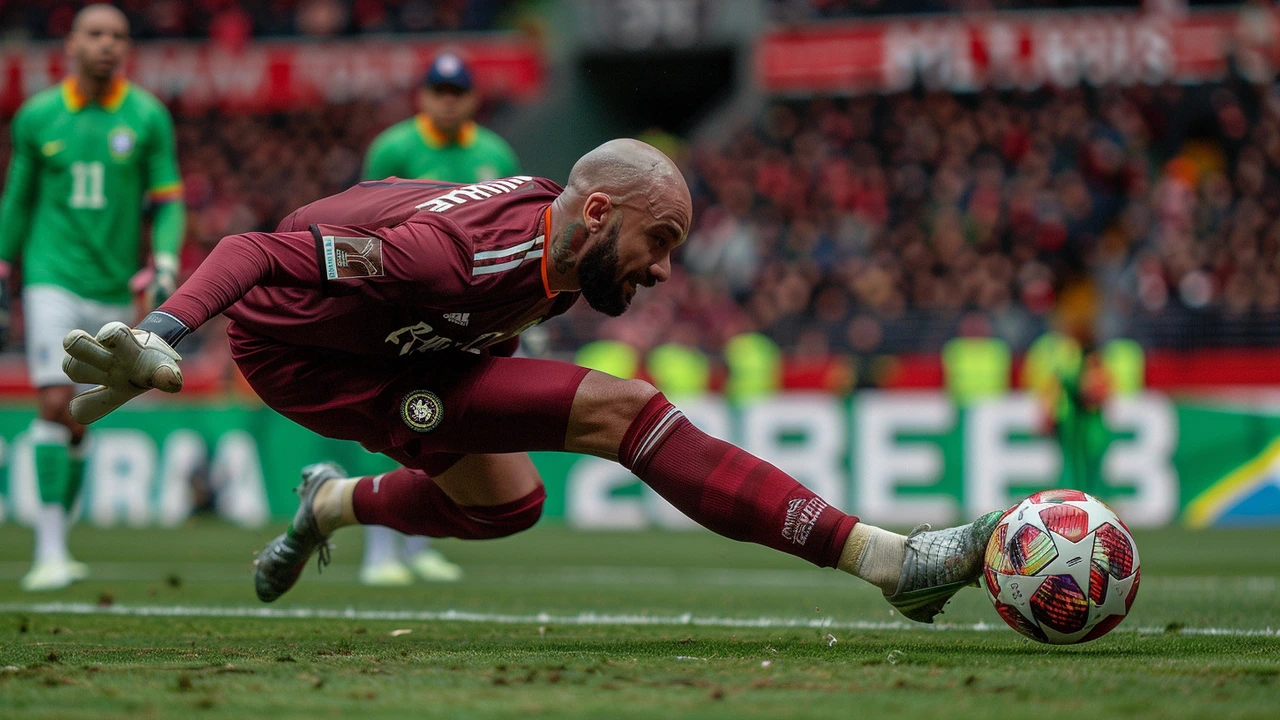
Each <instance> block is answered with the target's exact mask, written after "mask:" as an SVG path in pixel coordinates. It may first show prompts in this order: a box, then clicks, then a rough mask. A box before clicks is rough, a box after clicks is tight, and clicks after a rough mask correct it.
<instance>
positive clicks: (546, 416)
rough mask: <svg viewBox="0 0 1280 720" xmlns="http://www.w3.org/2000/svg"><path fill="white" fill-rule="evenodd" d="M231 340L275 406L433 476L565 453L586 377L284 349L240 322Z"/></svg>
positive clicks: (499, 362)
mask: <svg viewBox="0 0 1280 720" xmlns="http://www.w3.org/2000/svg"><path fill="white" fill-rule="evenodd" d="M227 334H228V336H229V337H230V339H231V353H232V356H233V357H234V358H235V361H236V364H237V365H238V366H239V367H240V371H241V372H242V373H244V377H245V379H246V380H248V382H249V385H250V386H251V387H252V388H253V389H254V391H255V392H256V393H257V394H258V396H259V397H261V398H262V400H263V401H264V402H266V404H267V405H268V406H270V407H271V408H272V409H274V410H275V411H277V412H279V413H280V414H281V415H284V416H285V417H287V418H289V419H290V420H293V421H294V422H296V423H298V424H299V425H302V426H303V427H305V428H307V429H309V430H312V431H314V432H316V433H319V434H320V435H323V436H325V437H329V438H334V439H338V440H354V441H356V442H358V443H360V444H361V445H363V446H364V447H365V449H366V450H370V451H372V452H378V453H383V454H384V455H387V456H388V457H390V458H392V459H393V460H395V461H396V462H398V463H400V464H402V465H404V466H405V467H409V468H415V469H418V470H423V471H425V472H427V473H428V474H431V475H439V474H440V473H442V472H444V471H445V470H447V469H449V468H450V467H451V466H452V465H453V464H454V463H456V462H457V461H458V460H459V459H460V458H462V456H464V455H472V454H479V453H513V452H528V451H532V450H563V449H564V440H565V432H566V431H567V429H568V425H569V411H570V409H571V408H572V406H573V396H574V394H575V393H576V392H577V390H578V384H579V383H581V382H582V378H583V377H584V376H585V375H586V374H587V370H586V368H581V367H578V366H577V365H572V364H570V363H564V362H556V361H553V360H533V359H528V358H507V357H492V356H489V355H472V354H469V353H450V354H446V353H439V354H437V355H433V356H423V358H424V359H421V360H419V359H416V358H415V359H413V360H400V359H392V358H377V357H364V356H358V355H351V354H347V353H342V352H337V351H333V350H327V349H320V348H309V347H298V346H293V345H284V344H281V343H278V342H275V341H272V340H266V339H263V338H260V337H257V336H253V335H248V334H246V333H244V332H242V331H239V329H238V328H236V327H235V324H234V323H232V325H231V327H229V328H228V333H227Z"/></svg>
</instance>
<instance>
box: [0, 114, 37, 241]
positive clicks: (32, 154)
mask: <svg viewBox="0 0 1280 720" xmlns="http://www.w3.org/2000/svg"><path fill="white" fill-rule="evenodd" d="M26 118H27V115H26V114H25V113H22V112H21V111H19V112H18V114H17V115H16V116H14V118H13V126H12V127H11V128H10V129H11V131H12V135H13V156H12V157H11V158H10V159H9V174H8V177H7V178H6V180H5V184H4V201H3V203H0V260H3V261H5V262H13V260H14V259H15V258H17V257H18V253H19V252H21V251H22V246H23V245H24V244H25V243H26V239H27V232H28V229H29V228H30V227H31V210H32V208H33V207H34V206H35V195H36V171H37V169H38V167H39V162H40V160H39V158H40V156H39V155H38V154H37V153H36V150H35V147H34V143H33V142H32V139H31V137H30V136H29V132H28V130H27V128H28V125H29V122H27V120H26Z"/></svg>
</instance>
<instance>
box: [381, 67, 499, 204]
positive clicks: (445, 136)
mask: <svg viewBox="0 0 1280 720" xmlns="http://www.w3.org/2000/svg"><path fill="white" fill-rule="evenodd" d="M478 104H479V98H478V97H477V96H476V93H475V90H474V88H473V87H472V81H471V69H470V68H468V67H467V64H466V62H465V61H463V59H462V58H461V57H459V56H457V55H455V54H453V53H442V54H440V55H439V56H437V57H436V58H435V60H434V61H432V63H431V67H430V68H429V69H428V70H427V74H426V77H425V78H423V86H422V88H421V89H420V90H419V91H418V114H417V115H414V116H413V117H411V118H409V119H408V120H404V121H401V122H398V123H396V124H395V125H392V126H391V127H389V128H387V129H386V130H384V131H383V132H382V134H381V135H378V137H376V138H374V140H373V143H372V144H370V145H369V153H368V154H367V155H366V156H365V161H364V177H365V179H368V180H381V179H383V178H385V177H391V176H392V175H394V176H396V177H401V178H412V179H430V180H443V181H445V182H456V183H476V182H484V181H486V180H496V179H497V178H504V177H510V176H512V175H518V174H519V173H520V164H519V162H517V160H516V154H515V151H514V150H512V149H511V146H510V145H508V144H507V141H505V140H503V139H502V138H500V137H498V135H497V133H495V132H493V131H492V130H489V129H488V128H483V127H480V126H479V125H477V124H476V122H475V120H474V119H473V118H474V116H475V112H476V106H477V105H478Z"/></svg>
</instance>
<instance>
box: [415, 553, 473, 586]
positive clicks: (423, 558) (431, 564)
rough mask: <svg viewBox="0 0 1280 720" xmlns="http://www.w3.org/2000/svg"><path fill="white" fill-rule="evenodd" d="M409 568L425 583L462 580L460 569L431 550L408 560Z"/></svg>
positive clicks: (442, 555) (441, 554) (442, 554)
mask: <svg viewBox="0 0 1280 720" xmlns="http://www.w3.org/2000/svg"><path fill="white" fill-rule="evenodd" d="M409 567H411V568H413V572H414V574H416V575H417V576H418V577H420V578H422V579H423V580H426V581H427V582H458V581H459V580H461V579H462V567H461V566H460V565H458V564H457V563H455V562H452V561H450V560H449V558H447V557H445V556H444V553H442V552H440V551H439V550H434V549H432V548H427V549H426V550H423V551H422V552H420V553H417V554H415V555H414V556H413V557H411V558H409Z"/></svg>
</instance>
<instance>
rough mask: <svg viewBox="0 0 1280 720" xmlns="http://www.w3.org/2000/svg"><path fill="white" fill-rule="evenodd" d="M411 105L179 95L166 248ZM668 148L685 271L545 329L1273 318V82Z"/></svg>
mask: <svg viewBox="0 0 1280 720" xmlns="http://www.w3.org/2000/svg"><path fill="white" fill-rule="evenodd" d="M411 113H412V110H411V108H410V107H409V103H408V99H407V98H406V99H403V100H401V101H392V102H386V103H379V104H370V103H350V104H344V105H332V106H326V107H324V108H320V109H315V110H308V111H298V112H292V113H274V114H244V113H224V112H221V111H210V112H207V113H203V114H199V115H194V116H193V115H182V114H179V115H178V116H177V117H176V122H177V139H178V147H179V151H180V162H181V167H182V170H183V174H184V178H185V184H186V189H187V197H186V200H187V204H188V208H189V213H190V214H189V231H188V242H187V244H186V246H185V249H184V257H183V263H182V264H183V267H184V268H188V269H190V268H193V267H195V266H196V265H197V264H198V263H199V262H200V260H201V259H202V258H203V256H204V255H205V254H207V253H208V251H209V249H210V248H211V247H212V246H213V244H214V243H216V242H217V241H218V240H219V239H220V238H222V237H224V236H226V235H230V234H234V233H238V232H245V231H249V230H264V229H272V228H274V226H275V224H276V222H278V220H279V219H280V218H282V217H284V216H285V215H287V214H288V213H289V212H291V211H292V210H293V209H294V208H296V207H298V206H300V205H303V204H305V203H307V202H310V201H312V200H314V199H316V198H319V197H323V196H324V195H327V194H331V193H334V192H338V191H341V190H342V189H345V188H346V187H348V186H349V185H350V184H351V183H353V182H355V181H356V180H358V179H359V173H360V165H361V160H362V157H363V154H364V151H365V149H366V148H367V146H368V143H369V142H370V141H371V140H372V138H373V137H374V136H375V135H376V134H377V133H378V132H379V131H381V130H382V129H384V128H385V127H387V126H389V125H390V124H392V123H394V122H396V121H397V120H399V119H402V118H404V117H407V116H408V115H410V114H411ZM4 132H5V137H6V139H7V134H8V133H7V128H5V129H4ZM676 147H677V148H678V149H677V150H675V152H678V153H680V154H681V158H680V159H681V162H682V163H683V165H684V167H685V168H686V171H687V173H688V176H689V179H690V181H691V185H692V188H693V192H694V198H695V228H694V231H693V233H692V235H691V237H690V240H689V242H688V243H687V244H686V246H685V248H684V251H683V253H682V255H681V258H680V261H681V266H682V268H681V269H680V271H678V272H677V274H676V276H675V278H674V279H673V281H672V282H671V283H670V284H669V285H668V287H667V288H666V289H664V291H663V292H660V293H648V294H644V295H642V296H641V298H640V299H639V300H638V301H637V305H636V307H635V308H633V310H632V312H630V313H628V314H627V315H625V316H623V317H622V318H617V319H609V320H604V319H601V318H599V317H598V316H596V315H595V314H593V313H590V312H589V311H587V310H585V309H582V310H577V311H575V312H571V313H570V315H569V316H568V317H567V318H565V320H564V321H561V322H557V323H555V324H554V326H553V327H552V330H553V336H552V342H553V347H554V348H556V349H560V350H568V349H572V348H573V347H576V346H577V345H579V344H581V343H582V342H585V341H587V340H589V339H591V338H593V337H597V336H600V335H603V336H605V337H610V338H614V339H623V340H626V341H628V342H630V343H632V344H633V345H635V346H636V347H639V348H642V349H644V348H649V347H653V346H655V345H657V344H659V343H661V342H664V341H668V340H676V341H680V342H684V343H686V344H690V345H695V346H701V347H703V348H704V349H707V350H710V351H716V350H719V348H720V345H721V344H722V343H723V341H724V340H725V339H727V338H728V337H731V336H732V335H734V334H737V333H738V332H741V331H744V330H751V329H759V330H763V331H765V332H766V333H768V334H770V335H771V336H773V337H774V338H775V339H777V340H778V341H779V343H780V344H782V346H783V347H784V348H787V349H790V350H792V351H796V352H800V353H803V354H821V353H828V352H856V353H885V352H910V351H936V350H937V349H938V348H940V347H941V345H942V343H943V342H945V341H946V339H948V338H949V337H951V336H953V335H954V334H957V333H959V334H975V335H984V334H992V335H995V336H998V337H1002V338H1004V339H1005V340H1006V341H1008V342H1009V344H1010V345H1011V346H1012V347H1013V348H1015V349H1020V348H1025V347H1026V346H1027V344H1028V343H1030V342H1031V341H1032V340H1033V339H1034V338H1035V337H1036V336H1037V335H1039V334H1040V333H1041V332H1043V331H1044V330H1045V329H1046V327H1047V325H1048V323H1049V321H1050V319H1051V317H1052V316H1053V314H1054V313H1055V311H1057V312H1058V313H1059V315H1060V314H1061V310H1062V305H1063V303H1067V304H1068V305H1069V304H1070V303H1071V302H1073V301H1074V302H1078V303H1080V304H1081V305H1082V306H1083V307H1085V308H1086V309H1085V310H1081V312H1086V311H1087V312H1092V311H1094V310H1100V311H1101V318H1102V332H1103V334H1127V335H1129V336H1131V337H1137V338H1139V339H1141V340H1144V341H1146V342H1148V343H1149V344H1157V345H1161V344H1163V345H1170V344H1174V345H1176V344H1177V343H1178V342H1182V341H1184V340H1185V341H1186V342H1195V343H1197V344H1206V343H1207V344H1230V343H1233V342H1272V340H1271V338H1268V337H1265V336H1262V335H1260V334H1255V333H1249V332H1247V329H1248V328H1247V326H1249V324H1250V323H1255V324H1256V323H1262V322H1265V321H1268V320H1270V321H1274V319H1275V318H1276V317H1280V220H1277V219H1276V218H1278V217H1280V207H1277V203H1280V95H1278V94H1277V93H1275V92H1274V91H1272V90H1271V89H1270V88H1261V87H1253V86H1247V85H1238V86H1233V85H1217V86H1209V87H1199V88H1185V87H1178V86H1164V87H1157V88H1150V87H1135V88H1126V89H1102V90H1090V91H1086V90H1080V89H1075V90H1043V91H1036V92H1030V93H1021V92H1019V93H995V92H990V93H986V94H981V95H972V96H954V95H950V94H944V93H938V94H918V93H905V94H898V95H890V96H880V97H863V98H852V99H831V98H818V99H810V100H804V101H778V102H774V103H771V104H769V105H768V106H767V107H766V108H765V109H763V111H762V112H761V113H760V114H759V115H758V116H757V117H754V118H751V119H750V120H748V121H747V122H745V123H744V124H743V125H742V126H741V127H740V128H739V129H738V130H737V131H736V132H734V133H732V135H731V136H730V137H729V138H728V139H727V141H724V142H722V143H706V144H703V143H695V144H692V145H687V146H676ZM6 155H7V153H6ZM1073 298H1074V300H1073ZM1173 328H1177V333H1178V335H1177V336H1174V335H1170V334H1169V333H1166V332H1165V330H1166V329H1168V330H1169V332H1173V330H1172V329H1173ZM1233 328H1236V329H1237V330H1239V332H1238V333H1237V334H1238V337H1237V336H1236V335H1233V334H1232V332H1233V331H1232V329H1233ZM1241 328H1243V329H1241ZM1162 333H1163V334H1162ZM1188 334H1190V335H1191V337H1190V339H1185V336H1188ZM1179 338H1184V340H1180V339H1179Z"/></svg>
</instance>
